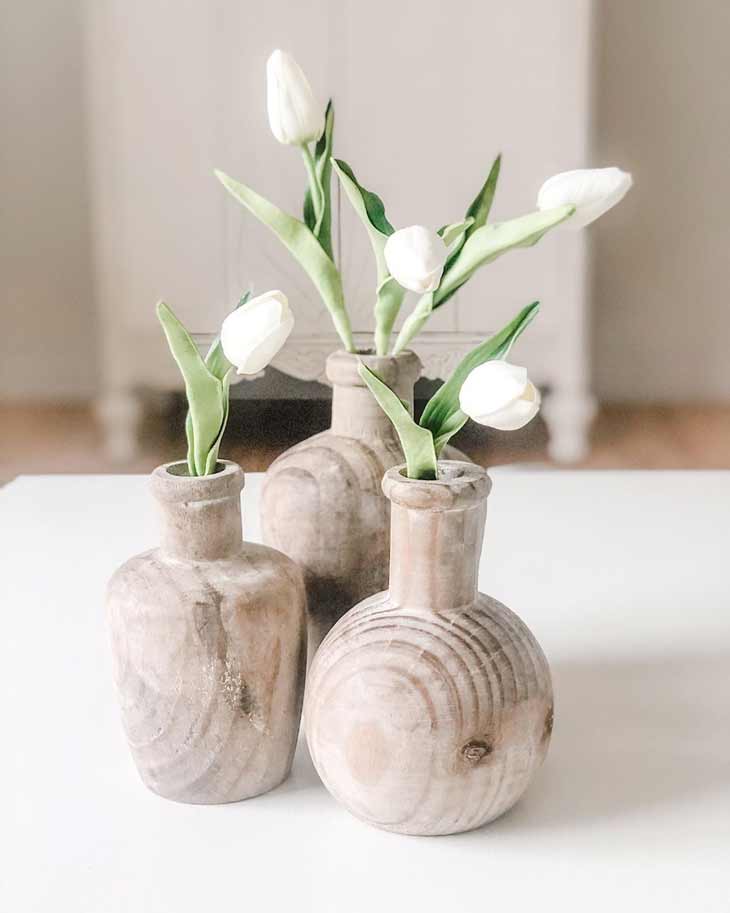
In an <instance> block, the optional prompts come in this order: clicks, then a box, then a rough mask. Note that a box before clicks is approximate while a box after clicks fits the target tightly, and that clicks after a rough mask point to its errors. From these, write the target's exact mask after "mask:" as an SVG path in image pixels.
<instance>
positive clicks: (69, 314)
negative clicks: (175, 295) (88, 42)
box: [0, 0, 97, 399]
mask: <svg viewBox="0 0 730 913" xmlns="http://www.w3.org/2000/svg"><path fill="white" fill-rule="evenodd" d="M0 15H1V16H2V24H1V25H0V124H2V138H1V139H0V184H1V185H2V194H1V202H0V296H1V297H0V397H7V398H12V399H24V398H40V399H56V398H58V399H69V398H71V399H73V398H83V397H89V396H92V395H93V394H94V391H95V381H96V375H97V360H96V359H97V353H96V349H95V345H96V343H95V328H96V318H95V311H94V306H93V301H92V289H91V278H90V277H91V272H90V270H91V259H90V258H91V255H90V247H89V232H88V224H87V212H88V200H87V184H86V173H85V148H86V146H85V127H84V107H83V73H82V66H83V55H82V42H81V22H80V10H79V4H78V3H75V2H69V0H42V2H21V0H17V2H12V0H2V3H1V4H0Z"/></svg>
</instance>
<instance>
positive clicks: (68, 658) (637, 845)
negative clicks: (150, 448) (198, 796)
mask: <svg viewBox="0 0 730 913" xmlns="http://www.w3.org/2000/svg"><path fill="white" fill-rule="evenodd" d="M491 474H492V476H493V478H494V488H493V492H492V495H491V496H490V502H489V516H488V518H487V535H486V541H485V547H484V555H483V560H482V568H481V576H480V582H481V589H483V590H484V591H486V592H488V593H491V594H492V595H494V596H496V597H497V598H498V599H500V600H502V601H503V602H505V603H507V605H509V606H511V607H512V608H513V609H515V610H516V611H517V612H518V613H519V614H520V615H521V616H522V618H523V619H524V620H525V621H526V622H527V624H528V625H529V626H530V627H531V628H532V630H533V632H534V633H535V634H536V636H537V638H538V640H539V641H540V642H541V644H542V645H543V648H544V649H545V652H546V653H547V656H548V658H549V659H550V662H551V666H552V669H553V675H554V682H555V691H556V716H555V731H554V737H553V744H552V747H551V750H550V753H549V756H548V760H547V762H546V764H545V765H544V767H543V768H542V770H541V771H540V774H539V775H538V777H537V779H536V781H535V782H534V784H533V785H532V787H531V788H530V790H529V791H528V793H527V795H526V796H525V798H524V799H523V800H522V802H521V803H520V804H518V805H517V806H516V808H515V809H513V810H512V811H511V812H509V813H508V814H507V815H505V816H504V817H502V818H501V819H499V820H498V821H496V822H494V823H493V824H491V825H488V826H487V827H486V828H483V829H482V830H480V831H476V832H473V833H470V834H464V835H460V836H455V837H432V838H417V837H401V836H398V835H394V834H388V833H384V832H380V831H378V830H375V829H373V828H370V827H368V826H367V825H365V824H362V823H361V822H360V821H357V820H356V819H355V818H352V817H351V816H350V815H349V814H348V813H347V812H346V811H345V810H344V809H342V808H341V807H340V806H338V805H337V804H336V803H335V802H334V800H333V799H331V798H330V796H329V795H328V793H327V792H326V791H325V790H324V787H323V786H322V785H321V784H320V782H319V780H318V778H317V776H316V774H315V772H314V770H313V768H312V766H311V762H310V761H309V758H308V755H307V753H306V748H305V747H304V745H300V748H299V751H298V754H297V758H296V761H295V765H294V771H293V774H292V777H291V778H290V780H289V781H288V782H287V783H286V784H285V785H284V786H282V787H281V788H280V789H278V790H275V791H274V792H272V793H270V794H268V795H266V796H262V797H259V798H258V799H253V800H249V801H248V802H243V803H238V804H234V805H228V806H216V807H200V806H185V805H179V804H175V803H172V802H167V801H165V800H164V799H160V798H159V797H157V796H154V795H153V794H152V793H150V792H148V791H147V790H146V789H145V788H144V787H143V786H142V784H141V782H140V781H139V780H138V778H137V775H136V772H135V770H134V768H133V766H132V762H131V759H130V757H129V755H128V753H127V748H126V744H125V742H124V737H123V734H122V729H121V724H120V722H119V718H118V714H117V709H116V706H115V699H114V693H113V687H112V682H111V671H110V656H109V649H108V645H107V638H106V629H105V619H104V609H103V594H104V586H105V583H106V581H107V579H108V577H109V576H110V574H111V573H112V571H113V570H114V568H115V567H116V566H117V565H118V564H120V563H121V562H122V561H124V560H125V559H126V558H127V557H129V556H130V555H132V554H134V553H135V552H139V551H142V550H143V549H145V548H148V547H151V546H153V545H154V544H155V540H156V529H155V518H154V508H153V505H152V503H151V498H150V496H149V494H148V491H147V485H146V480H145V478H143V477H141V476H35V477H32V476H27V477H21V478H20V479H18V480H16V481H15V482H13V483H11V484H10V485H9V486H7V487H6V488H5V489H3V490H2V491H0V555H1V556H2V558H1V559H0V560H1V561H2V565H1V567H0V581H1V585H2V593H3V597H4V598H3V599H2V608H3V611H4V613H5V617H4V625H3V632H2V638H0V670H1V674H2V688H1V689H0V719H2V750H1V751H0V775H1V776H2V782H3V783H5V786H6V789H7V790H8V792H7V794H6V800H5V802H6V805H5V811H4V812H2V813H0V822H1V823H0V837H1V838H2V840H1V841H0V842H2V844H3V846H2V847H0V850H1V851H2V864H1V865H0V910H2V911H8V913H26V911H27V913H31V911H32V913H65V911H67V910H68V911H73V913H87V911H88V913H118V911H125V913H170V911H174V913H187V911H196V913H199V911H205V910H229V909H231V910H246V909H248V910H256V911H259V910H261V911H269V910H285V909H296V910H298V911H299V910H305V911H309V910H312V911H317V913H324V911H337V913H359V911H366V910H367V911H385V913H389V911H395V910H398V911H410V910H418V911H419V913H421V911H423V913H428V911H439V913H452V911H457V910H465V909H469V910H471V909H476V910H489V909H494V908H501V909H509V910H525V909H529V906H528V905H529V904H534V905H535V907H534V908H535V909H538V908H540V907H542V908H545V909H548V910H552V909H560V910H561V911H573V910H580V911H581V913H583V911H585V910H589V911H590V913H596V911H604V910H606V911H608V910H611V911H614V910H615V909H616V907H617V905H619V904H620V905H621V907H622V908H624V909H628V910H630V911H633V910H642V911H643V910H662V911H664V910H687V911H690V910H691V911H693V913H698V911H706V910H712V911H715V910H718V911H719V910H722V911H727V910H728V908H730V884H729V882H730V713H729V712H728V711H729V709H730V611H728V609H729V607H730V587H729V585H728V563H729V560H730V554H729V551H728V545H729V539H730V537H729V536H728V518H729V517H730V473H728V472H703V473H698V472H682V473H679V472H662V473H660V472H650V473H649V472H580V473H578V472H568V471H565V472H549V471H539V470H517V469H509V468H504V469H498V470H495V471H492V473H491ZM260 486H261V477H260V476H257V475H249V476H248V477H247V483H246V489H245V492H244V513H245V528H246V533H247V536H248V538H250V539H257V538H258V536H259V524H258V517H257V513H258V511H257V507H258V494H259V491H260ZM8 804H9V806H10V810H9V814H8V809H7V806H8ZM508 904H509V907H508V906H507V905H508Z"/></svg>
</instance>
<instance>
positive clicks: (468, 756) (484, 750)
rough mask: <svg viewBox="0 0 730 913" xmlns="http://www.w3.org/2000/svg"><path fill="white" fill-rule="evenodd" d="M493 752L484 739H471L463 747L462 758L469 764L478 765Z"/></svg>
mask: <svg viewBox="0 0 730 913" xmlns="http://www.w3.org/2000/svg"><path fill="white" fill-rule="evenodd" d="M492 751H493V748H492V746H491V745H490V744H489V742H485V741H483V740H482V739H471V740H470V741H469V742H467V743H466V744H465V745H462V746H461V756H462V757H463V758H464V760H465V761H468V763H469V764H478V763H479V762H480V761H481V760H483V759H484V758H486V757H487V755H490V754H491V753H492Z"/></svg>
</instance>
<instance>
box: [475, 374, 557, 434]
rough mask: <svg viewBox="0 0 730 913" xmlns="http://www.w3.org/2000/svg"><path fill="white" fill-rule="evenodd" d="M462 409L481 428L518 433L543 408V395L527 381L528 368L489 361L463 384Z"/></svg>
mask: <svg viewBox="0 0 730 913" xmlns="http://www.w3.org/2000/svg"><path fill="white" fill-rule="evenodd" d="M459 406H460V407H461V411H462V412H464V413H465V414H466V415H468V416H469V418H472V419H473V420H474V421H475V422H477V424H479V425H487V426H488V427H489V428H497V429H498V430H499V431H516V430H517V429H518V428H522V426H523V425H526V424H527V423H528V422H529V421H531V419H533V418H534V417H535V416H536V415H537V412H538V409H539V408H540V391H539V390H538V389H537V387H535V385H534V384H533V383H531V382H530V381H529V380H528V378H527V368H520V367H519V366H518V365H511V364H509V363H508V362H506V361H486V362H484V364H482V365H479V366H478V367H476V368H474V370H473V371H472V372H471V373H470V374H469V375H468V376H467V378H466V380H465V381H464V383H463V384H462V387H461V392H460V393H459Z"/></svg>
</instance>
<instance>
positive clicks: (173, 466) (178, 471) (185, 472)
mask: <svg viewBox="0 0 730 913" xmlns="http://www.w3.org/2000/svg"><path fill="white" fill-rule="evenodd" d="M225 468H226V464H225V463H222V462H221V461H220V460H218V462H217V463H216V464H215V469H214V470H213V472H210V473H208V475H205V476H193V475H190V470H189V468H188V464H187V461H186V460H180V461H179V462H178V463H168V465H167V466H166V467H165V469H166V471H167V472H169V473H170V475H171V476H178V477H182V478H187V479H208V478H210V477H211V476H214V475H217V474H218V473H219V472H223V471H224V470H225Z"/></svg>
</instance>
